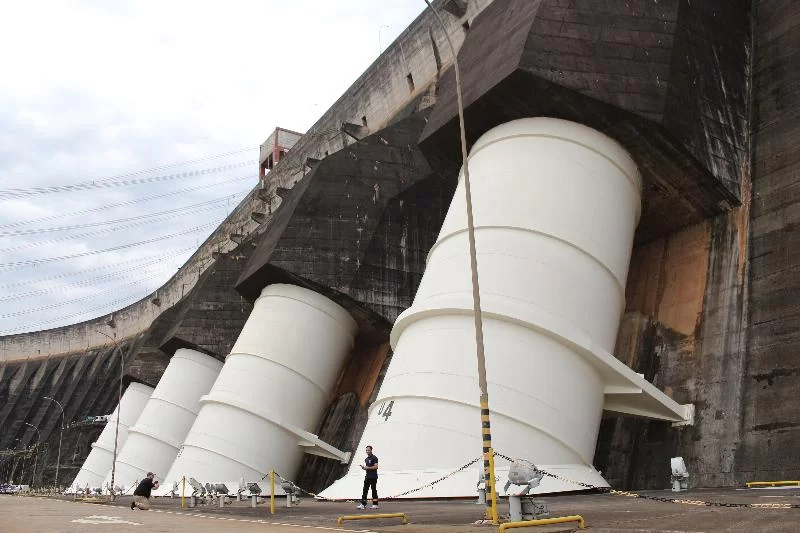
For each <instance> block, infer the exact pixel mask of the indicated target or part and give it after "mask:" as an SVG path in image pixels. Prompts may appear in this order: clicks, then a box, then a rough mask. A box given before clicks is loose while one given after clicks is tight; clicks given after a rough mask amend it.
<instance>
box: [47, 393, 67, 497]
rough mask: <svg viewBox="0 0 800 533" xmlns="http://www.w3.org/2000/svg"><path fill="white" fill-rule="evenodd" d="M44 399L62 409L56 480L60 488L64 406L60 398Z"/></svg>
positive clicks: (56, 484)
mask: <svg viewBox="0 0 800 533" xmlns="http://www.w3.org/2000/svg"><path fill="white" fill-rule="evenodd" d="M44 399H45V400H50V401H51V402H53V403H54V404H56V405H57V406H58V408H59V409H61V431H59V433H58V458H57V459H56V482H55V486H56V489H59V490H60V488H61V485H59V484H58V472H59V469H60V468H61V441H62V440H63V438H64V406H63V405H61V404H60V403H59V402H58V400H56V399H54V398H51V397H49V396H45V397H44Z"/></svg>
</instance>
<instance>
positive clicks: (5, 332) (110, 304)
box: [0, 289, 153, 335]
mask: <svg viewBox="0 0 800 533" xmlns="http://www.w3.org/2000/svg"><path fill="white" fill-rule="evenodd" d="M151 292H153V291H152V290H150V289H148V290H147V291H146V292H142V291H138V292H136V293H133V294H129V295H128V296H125V297H123V298H119V299H117V300H114V301H112V302H107V303H104V304H101V305H98V306H95V307H91V308H89V309H84V310H81V311H78V312H76V313H72V314H69V315H64V316H59V317H56V318H51V319H48V320H42V321H40V322H35V323H33V324H27V325H25V326H17V327H15V328H10V329H6V330H2V331H0V335H9V334H16V333H20V332H22V331H23V330H26V329H29V328H30V329H29V331H33V328H38V327H39V326H43V325H46V324H52V323H53V322H59V321H62V320H67V319H71V318H75V317H78V316H82V315H86V314H87V313H91V312H94V311H97V310H98V309H108V308H109V307H112V308H113V309H118V307H117V306H119V305H120V304H122V303H124V302H130V301H131V300H137V301H138V300H141V299H142V298H144V297H146V296H147V295H148V294H150V293H151ZM104 314H106V313H100V315H99V316H102V315H104ZM94 318H97V317H94Z"/></svg>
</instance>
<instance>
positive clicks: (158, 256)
mask: <svg viewBox="0 0 800 533" xmlns="http://www.w3.org/2000/svg"><path fill="white" fill-rule="evenodd" d="M196 249H197V248H196V247H195V246H188V247H186V248H179V249H177V250H170V251H168V252H165V253H161V254H155V255H149V256H145V257H137V258H134V259H129V260H127V261H122V262H120V263H114V264H107V265H99V266H96V267H92V268H87V269H83V270H76V271H75V272H65V273H63V274H56V275H53V276H47V277H45V278H38V279H31V280H25V281H17V282H14V283H7V284H6V285H0V289H12V288H14V287H24V286H25V285H35V284H39V283H44V282H46V281H55V280H58V279H63V278H70V277H74V276H80V275H82V274H88V273H90V272H97V271H100V270H107V269H109V268H114V267H117V266H121V265H130V264H136V263H139V262H141V261H150V260H153V261H154V262H158V261H163V260H165V259H171V258H173V257H178V256H180V255H183V254H185V253H186V252H191V251H193V250H196ZM150 264H152V263H146V264H144V265H136V268H139V267H143V266H147V265H150Z"/></svg>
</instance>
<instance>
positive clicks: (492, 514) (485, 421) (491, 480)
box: [423, 0, 498, 524]
mask: <svg viewBox="0 0 800 533" xmlns="http://www.w3.org/2000/svg"><path fill="white" fill-rule="evenodd" d="M423 1H424V2H425V3H426V4H427V5H428V8H429V9H430V10H431V11H432V12H433V14H434V16H435V17H436V20H437V21H438V22H439V26H441V28H442V32H443V33H444V38H445V39H446V40H447V44H448V47H449V48H450V53H452V54H453V70H454V73H455V77H456V80H455V81H456V98H457V104H458V126H459V130H460V133H461V160H462V165H463V168H464V194H465V196H466V204H467V240H468V241H469V266H470V272H471V274H472V310H473V315H474V318H475V345H476V346H477V359H478V387H479V388H480V392H481V396H480V405H481V437H482V439H483V471H484V479H485V487H486V519H487V520H491V521H492V523H493V524H497V522H498V518H497V488H496V487H495V476H494V457H493V455H494V450H493V449H492V432H491V425H490V423H489V387H488V382H487V381H486V356H485V353H484V346H483V317H482V315H481V292H480V287H479V285H478V259H477V254H476V252H475V226H474V224H473V220H472V191H471V189H470V182H469V166H468V162H469V154H468V153H467V135H466V130H465V128H464V102H463V98H462V95H461V74H460V72H459V69H458V55H457V54H456V49H455V47H454V46H453V41H451V40H450V34H448V33H447V28H446V27H445V25H444V21H443V20H442V17H441V15H440V14H439V11H437V10H436V8H435V7H433V6H432V5H431V2H430V0H423Z"/></svg>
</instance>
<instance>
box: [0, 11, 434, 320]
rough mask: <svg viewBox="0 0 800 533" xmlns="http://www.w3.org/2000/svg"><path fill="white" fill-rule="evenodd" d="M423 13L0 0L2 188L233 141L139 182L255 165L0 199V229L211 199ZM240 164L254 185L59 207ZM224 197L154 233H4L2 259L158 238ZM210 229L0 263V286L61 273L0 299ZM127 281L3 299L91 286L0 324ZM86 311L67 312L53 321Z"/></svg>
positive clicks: (103, 296)
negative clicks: (280, 131)
mask: <svg viewBox="0 0 800 533" xmlns="http://www.w3.org/2000/svg"><path fill="white" fill-rule="evenodd" d="M424 7H425V5H424V2H423V1H422V0H343V1H341V2H332V1H330V0H299V1H294V2H286V1H264V0H252V1H245V0H241V1H232V2H227V3H219V2H211V1H205V2H197V1H193V2H189V1H170V2H162V1H154V0H153V1H133V0H130V1H128V2H103V1H93V0H85V1H74V0H73V1H69V2H68V1H60V2H59V1H53V2H47V3H46V4H42V3H36V2H4V3H3V4H2V5H0V49H2V50H4V56H3V75H2V76H0V189H6V190H7V189H14V188H31V187H48V186H53V185H59V184H71V183H78V182H83V181H88V180H91V179H99V178H103V177H108V176H115V175H120V174H125V173H129V172H136V171H140V170H143V169H149V168H154V167H159V166H162V165H168V164H170V163H175V162H180V161H186V160H191V159H196V158H201V157H207V156H209V155H214V154H220V153H224V152H229V151H233V150H238V149H241V148H245V147H252V150H251V151H250V152H249V153H247V154H238V155H233V156H229V157H226V158H220V159H216V160H211V161H205V162H200V163H195V164H193V165H184V166H181V167H177V168H172V169H162V170H153V171H151V172H148V173H145V174H143V176H161V175H166V174H170V173H171V172H176V171H177V170H181V171H183V170H185V169H202V168H210V167H215V166H220V165H224V164H227V163H236V162H240V161H243V160H246V159H251V160H253V165H252V167H250V168H247V169H244V170H242V169H237V170H235V171H228V172H218V173H214V174H209V175H204V176H198V177H194V178H192V179H188V180H172V181H163V182H158V183H156V184H151V185H147V186H135V187H127V188H109V189H92V190H85V191H78V192H70V193H57V194H49V195H40V196H31V197H27V198H21V199H16V200H0V225H3V224H10V223H14V222H19V221H27V220H32V219H37V218H41V217H48V216H54V215H59V214H62V215H63V216H61V217H59V218H58V219H56V220H51V221H48V222H41V223H36V224H30V225H26V226H23V227H24V228H29V227H49V226H52V225H67V224H77V223H85V222H87V221H88V222H91V221H99V220H109V219H118V218H123V217H126V216H135V215H140V214H145V213H151V212H158V211H161V210H165V209H170V208H174V207H178V206H181V205H188V204H192V203H198V202H202V201H205V200H209V199H212V198H219V197H221V196H224V195H227V194H231V193H232V192H236V191H240V190H244V189H246V188H247V187H251V186H253V185H254V184H255V175H256V171H257V167H256V164H255V159H256V157H257V146H258V145H259V144H260V143H261V142H263V140H264V139H265V138H266V137H267V136H268V135H269V134H270V132H271V131H272V129H273V128H274V127H275V126H282V127H286V128H290V129H295V130H299V131H304V130H306V129H307V128H308V127H309V126H310V125H311V124H313V122H314V121H315V120H316V119H317V118H318V117H319V116H320V115H321V114H322V113H323V112H324V111H325V110H326V109H327V108H328V107H329V106H330V105H331V104H332V103H333V102H334V101H335V100H336V99H337V98H338V97H339V96H340V95H341V94H342V93H343V92H344V91H345V90H346V89H347V87H348V86H349V85H350V84H351V83H352V82H354V81H355V79H356V78H357V77H358V76H359V75H360V74H361V73H362V72H363V71H364V70H365V69H366V68H367V67H368V66H369V64H370V63H371V62H372V61H374V60H375V59H376V57H377V55H378V36H379V32H380V36H381V41H382V44H383V47H384V48H385V47H386V46H387V45H388V43H390V42H391V40H393V39H394V38H395V37H396V36H397V35H398V34H399V33H400V32H401V31H402V30H403V29H405V27H406V26H407V25H408V24H409V23H410V22H411V20H413V18H414V17H416V16H417V15H418V14H419V13H420V12H421V11H422V10H423V9H424ZM387 25H388V26H389V27H388V28H386V27H384V26H387ZM247 173H252V175H253V179H252V181H245V182H237V183H229V184H226V185H224V186H219V187H212V188H206V189H202V190H198V191H194V192H191V193H186V194H182V195H180V196H177V197H175V196H173V197H168V198H163V199H160V200H153V201H148V202H145V203H139V204H131V205H127V206H120V207H116V208H114V209H110V210H106V211H97V212H92V213H88V214H86V213H85V214H82V215H77V216H67V215H68V214H69V213H71V212H74V211H84V210H86V209H91V208H93V207H96V206H100V205H105V204H110V203H116V202H124V201H126V200H130V199H135V198H137V197H142V196H149V195H153V194H158V193H159V192H168V191H172V190H178V189H183V188H188V187H192V186H198V185H200V186H202V185H204V184H212V183H214V182H219V181H221V180H223V179H228V178H233V177H237V176H243V175H246V174H247ZM137 177H141V176H137ZM235 203H236V202H231V205H230V207H229V206H227V205H226V206H219V208H218V209H216V210H214V211H208V212H202V213H198V214H197V215H196V216H194V217H191V216H185V217H180V218H175V219H172V220H169V221H164V222H163V223H161V224H157V225H156V224H154V225H152V227H151V226H146V227H139V228H130V229H127V230H121V231H117V232H114V233H108V234H104V235H96V236H94V237H91V238H85V239H72V240H61V241H59V242H53V243H47V244H44V245H42V246H28V245H29V244H38V243H41V241H42V240H52V239H54V238H58V237H63V236H68V235H74V234H75V233H80V232H86V231H88V230H87V229H83V230H76V231H74V232H59V233H48V234H43V235H26V236H17V237H0V249H7V248H18V249H17V250H15V251H12V252H6V253H2V252H0V263H2V264H7V263H11V262H16V261H28V260H32V259H36V258H47V257H58V256H62V255H70V254H74V253H80V252H82V251H92V250H98V249H103V248H108V247H113V246H117V245H120V244H125V243H128V242H136V241H139V240H142V239H143V238H149V237H152V236H158V235H163V234H169V233H172V232H176V231H180V230H181V229H184V228H188V227H192V226H196V225H198V224H202V223H203V222H205V221H208V220H211V219H213V218H214V217H219V218H222V217H223V216H225V214H227V212H229V210H230V208H232V207H233V205H235ZM0 231H3V230H0ZM210 231H211V230H206V231H204V232H201V233H197V234H193V235H186V236H183V237H179V238H174V239H170V240H166V241H162V242H159V243H153V244H150V245H146V246H141V247H136V248H129V249H126V250H120V251H117V252H113V253H106V254H97V255H90V256H86V257H82V258H76V259H71V260H68V261H62V262H56V263H47V264H42V265H38V266H36V267H32V268H26V269H14V270H6V271H0V287H2V286H6V285H9V284H14V283H19V282H30V281H35V280H40V279H43V278H51V277H57V276H62V277H61V278H57V279H53V280H49V281H45V282H40V283H31V284H28V285H23V286H18V287H16V288H9V289H0V297H2V296H5V295H6V294H10V293H22V292H25V291H33V290H39V289H42V288H48V287H50V288H52V287H56V286H60V285H63V284H64V283H69V282H79V281H80V280H85V279H91V278H92V277H94V276H97V275H98V274H102V273H107V272H113V271H114V269H113V268H110V269H108V270H103V271H102V272H98V271H93V272H88V273H85V274H81V275H74V274H75V272H77V271H81V270H85V269H92V268H96V267H98V266H102V265H114V264H119V263H121V262H124V261H129V260H131V259H136V258H137V257H138V258H141V257H145V256H149V255H155V254H158V253H161V252H163V251H165V250H171V249H179V248H184V247H188V246H192V245H194V244H196V243H197V242H202V240H203V239H204V238H205V237H206V236H207V235H208V234H209V233H210ZM188 255H189V252H183V253H182V254H179V255H177V256H176V257H173V258H170V259H169V260H167V261H166V262H165V263H167V262H168V263H169V268H166V269H163V270H164V271H163V272H161V273H160V274H159V275H161V277H157V276H156V274H158V273H159V271H158V270H157V269H156V270H155V271H153V270H152V269H143V270H142V272H141V274H142V275H141V278H145V277H147V276H149V275H153V276H156V277H155V278H154V279H150V280H147V281H143V282H142V287H145V288H152V289H154V288H156V287H158V286H159V285H160V284H161V283H163V281H165V280H166V279H167V278H168V277H169V275H171V273H172V272H174V269H175V268H177V267H178V266H180V264H181V263H182V262H183V261H184V260H185V259H186V258H187V257H188ZM135 279H136V278H131V277H127V278H125V279H121V280H116V281H114V282H111V283H102V284H98V285H96V286H93V287H85V286H78V287H74V288H72V289H63V290H60V291H59V292H53V293H51V294H44V295H38V296H35V297H31V298H29V299H21V300H19V301H13V302H4V303H3V304H2V312H0V314H2V315H5V314H11V313H15V312H17V311H20V310H24V309H30V308H38V307H43V306H46V305H49V304H53V303H58V302H59V301H64V300H65V299H71V298H80V297H83V296H88V295H91V294H93V293H94V294H96V295H97V298H96V299H95V300H91V301H87V302H83V303H82V304H77V305H68V306H59V307H58V308H56V309H53V310H51V311H46V312H44V311H43V312H38V313H36V314H35V319H36V320H33V318H34V317H33V316H30V315H24V316H20V317H17V318H9V319H0V332H2V331H6V330H11V329H15V328H24V327H25V326H26V325H27V324H33V323H34V322H39V321H44V320H52V319H53V318H57V317H59V316H65V315H68V314H70V313H76V312H79V311H80V310H81V309H86V308H93V307H97V306H98V305H101V304H103V302H110V301H113V300H114V299H118V298H120V297H121V296H124V294H121V293H120V291H116V290H115V288H118V287H120V286H122V285H125V284H127V283H130V282H131V281H134V280H135ZM128 288H129V289H130V287H128ZM134 288H135V287H134ZM92 291H94V292H92ZM128 292H130V291H128ZM126 294H127V293H126ZM93 314H94V315H95V316H96V315H99V314H101V312H99V311H94V313H93ZM90 317H91V316H79V317H77V318H72V319H68V320H65V321H63V323H71V322H74V321H76V320H80V319H88V318H90ZM58 325H62V323H61V322H58V321H56V322H52V323H49V324H48V325H47V326H46V327H55V326H58Z"/></svg>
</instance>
